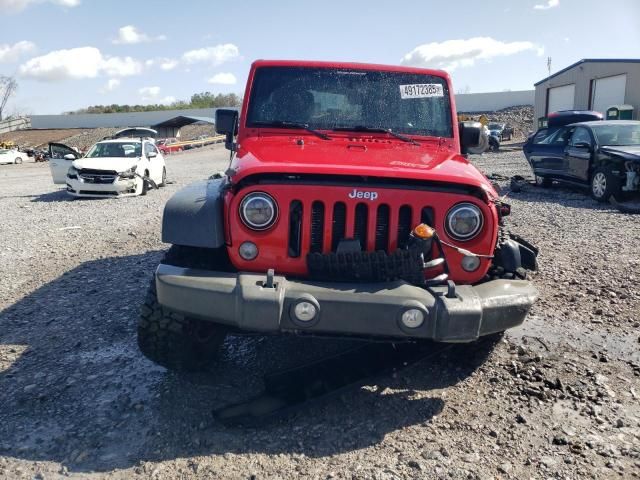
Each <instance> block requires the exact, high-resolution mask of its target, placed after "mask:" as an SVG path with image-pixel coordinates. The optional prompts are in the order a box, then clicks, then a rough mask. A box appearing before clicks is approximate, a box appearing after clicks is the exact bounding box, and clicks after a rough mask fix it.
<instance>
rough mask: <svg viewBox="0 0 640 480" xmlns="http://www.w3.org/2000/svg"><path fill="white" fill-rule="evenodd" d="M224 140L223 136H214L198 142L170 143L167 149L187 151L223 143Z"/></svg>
mask: <svg viewBox="0 0 640 480" xmlns="http://www.w3.org/2000/svg"><path fill="white" fill-rule="evenodd" d="M225 139H226V137H225V136H224V135H214V136H212V137H207V138H202V139H200V140H185V141H184V142H176V143H172V144H170V145H167V147H170V148H171V149H175V148H181V149H183V150H188V149H190V148H198V147H204V146H205V145H212V144H214V143H221V142H224V141H225ZM170 153H171V151H170Z"/></svg>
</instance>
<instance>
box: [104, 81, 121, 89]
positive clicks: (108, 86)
mask: <svg viewBox="0 0 640 480" xmlns="http://www.w3.org/2000/svg"><path fill="white" fill-rule="evenodd" d="M120 83H121V82H120V79H118V78H110V79H109V81H108V82H107V84H106V85H105V87H104V88H105V90H107V91H108V92H111V91H113V90H115V89H116V88H118V87H119V86H120Z"/></svg>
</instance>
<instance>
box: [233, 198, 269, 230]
mask: <svg viewBox="0 0 640 480" xmlns="http://www.w3.org/2000/svg"><path fill="white" fill-rule="evenodd" d="M277 216H278V207H277V205H276V202H275V200H274V199H273V198H272V197H271V196H270V195H268V194H266V193H263V192H253V193H250V194H249V195H247V196H246V197H244V198H243V199H242V202H241V203H240V219H241V220H242V222H243V223H244V224H245V225H246V226H247V227H249V228H251V229H252V230H266V229H267V228H269V227H270V226H271V225H273V224H274V223H275V221H276V219H277Z"/></svg>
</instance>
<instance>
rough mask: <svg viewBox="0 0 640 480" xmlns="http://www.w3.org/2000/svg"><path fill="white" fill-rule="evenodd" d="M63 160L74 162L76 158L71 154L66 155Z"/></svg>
mask: <svg viewBox="0 0 640 480" xmlns="http://www.w3.org/2000/svg"><path fill="white" fill-rule="evenodd" d="M63 158H64V159H65V160H75V159H76V156H75V155H74V154H73V153H67V154H66V155H65V156H64V157H63Z"/></svg>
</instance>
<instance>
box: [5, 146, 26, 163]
mask: <svg viewBox="0 0 640 480" xmlns="http://www.w3.org/2000/svg"><path fill="white" fill-rule="evenodd" d="M25 158H27V154H26V153H22V152H19V151H18V150H7V149H0V165H2V164H6V163H16V164H17V163H22V161H23V160H24V159H25Z"/></svg>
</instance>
